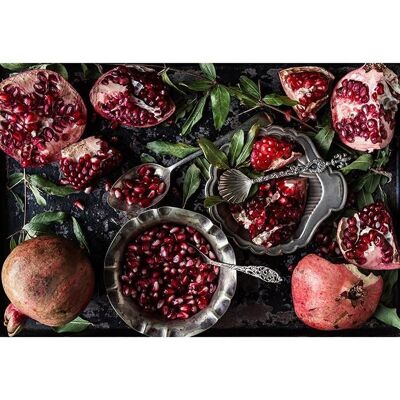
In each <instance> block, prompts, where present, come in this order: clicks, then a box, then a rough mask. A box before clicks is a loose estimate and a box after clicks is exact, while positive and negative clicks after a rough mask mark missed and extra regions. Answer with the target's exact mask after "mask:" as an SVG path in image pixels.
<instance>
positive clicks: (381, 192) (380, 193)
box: [377, 185, 387, 203]
mask: <svg viewBox="0 0 400 400" xmlns="http://www.w3.org/2000/svg"><path fill="white" fill-rule="evenodd" d="M377 193H378V196H379V198H380V200H382V201H383V202H384V203H386V201H387V195H386V192H385V191H384V190H383V188H382V186H381V185H379V186H378V192H377Z"/></svg>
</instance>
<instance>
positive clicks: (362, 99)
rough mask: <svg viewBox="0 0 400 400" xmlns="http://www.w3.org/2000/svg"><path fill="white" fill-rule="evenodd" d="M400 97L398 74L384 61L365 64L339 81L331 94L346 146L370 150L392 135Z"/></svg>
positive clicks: (336, 125)
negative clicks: (382, 62)
mask: <svg viewBox="0 0 400 400" xmlns="http://www.w3.org/2000/svg"><path fill="white" fill-rule="evenodd" d="M399 99H400V86H399V81H398V78H397V76H396V74H395V73H394V72H393V71H392V70H390V69H389V68H387V67H386V66H385V65H383V64H365V65H364V66H363V67H361V68H358V69H356V70H354V71H351V72H349V73H348V74H347V75H345V76H344V77H343V78H342V79H341V80H340V81H339V82H338V83H337V85H336V87H335V89H334V90H333V94H332V98H331V109H332V122H333V127H334V128H335V130H336V132H337V133H338V135H339V138H340V140H341V141H342V142H343V143H344V144H346V145H347V146H349V147H351V148H353V149H355V150H359V151H368V152H371V151H373V150H375V149H382V148H384V147H386V146H387V145H388V144H389V143H390V142H391V140H392V138H393V132H394V125H395V114H396V111H397V104H398V103H399Z"/></svg>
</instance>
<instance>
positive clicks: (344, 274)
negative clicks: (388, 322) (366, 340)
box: [292, 254, 383, 331]
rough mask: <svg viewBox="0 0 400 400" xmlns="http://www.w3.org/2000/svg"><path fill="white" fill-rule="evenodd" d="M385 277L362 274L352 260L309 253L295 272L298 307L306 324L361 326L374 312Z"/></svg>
mask: <svg viewBox="0 0 400 400" xmlns="http://www.w3.org/2000/svg"><path fill="white" fill-rule="evenodd" d="M382 290H383V279H382V277H380V276H375V275H373V274H372V273H371V274H369V275H368V276H367V275H364V274H362V273H361V272H360V271H359V270H358V269H357V267H356V266H354V265H351V264H332V263H331V262H329V261H327V260H325V259H324V258H321V257H319V256H317V255H315V254H309V255H307V256H305V257H304V258H302V259H301V260H300V262H299V263H298V264H297V266H296V268H295V269H294V271H293V275H292V298H293V305H294V311H295V312H296V315H297V317H298V318H299V319H301V320H302V321H303V322H304V323H305V324H306V325H308V326H310V327H312V328H315V329H320V330H326V331H330V330H339V329H351V328H357V327H359V326H361V325H363V324H364V323H365V322H366V321H367V320H368V319H369V318H371V317H372V315H373V314H374V312H375V310H376V308H377V306H378V303H379V300H380V298H381V295H382Z"/></svg>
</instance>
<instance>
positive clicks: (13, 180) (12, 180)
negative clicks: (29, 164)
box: [7, 172, 24, 189]
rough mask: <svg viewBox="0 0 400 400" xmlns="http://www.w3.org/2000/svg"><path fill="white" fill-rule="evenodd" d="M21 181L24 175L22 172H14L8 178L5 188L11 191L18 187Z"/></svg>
mask: <svg viewBox="0 0 400 400" xmlns="http://www.w3.org/2000/svg"><path fill="white" fill-rule="evenodd" d="M23 180H24V174H23V173H22V172H16V173H14V174H11V175H10V176H9V177H8V182H7V186H8V187H9V189H11V188H12V187H14V186H16V185H18V184H19V183H20V182H22V181H23Z"/></svg>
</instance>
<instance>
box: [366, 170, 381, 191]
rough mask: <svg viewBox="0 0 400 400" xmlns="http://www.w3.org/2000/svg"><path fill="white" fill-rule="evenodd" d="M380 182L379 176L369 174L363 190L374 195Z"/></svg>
mask: <svg viewBox="0 0 400 400" xmlns="http://www.w3.org/2000/svg"><path fill="white" fill-rule="evenodd" d="M380 181H381V176H380V175H378V174H370V175H369V176H368V178H367V179H366V181H365V184H364V187H363V189H364V190H365V191H366V192H367V193H370V194H372V193H375V191H376V189H378V186H379V183H380Z"/></svg>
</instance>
